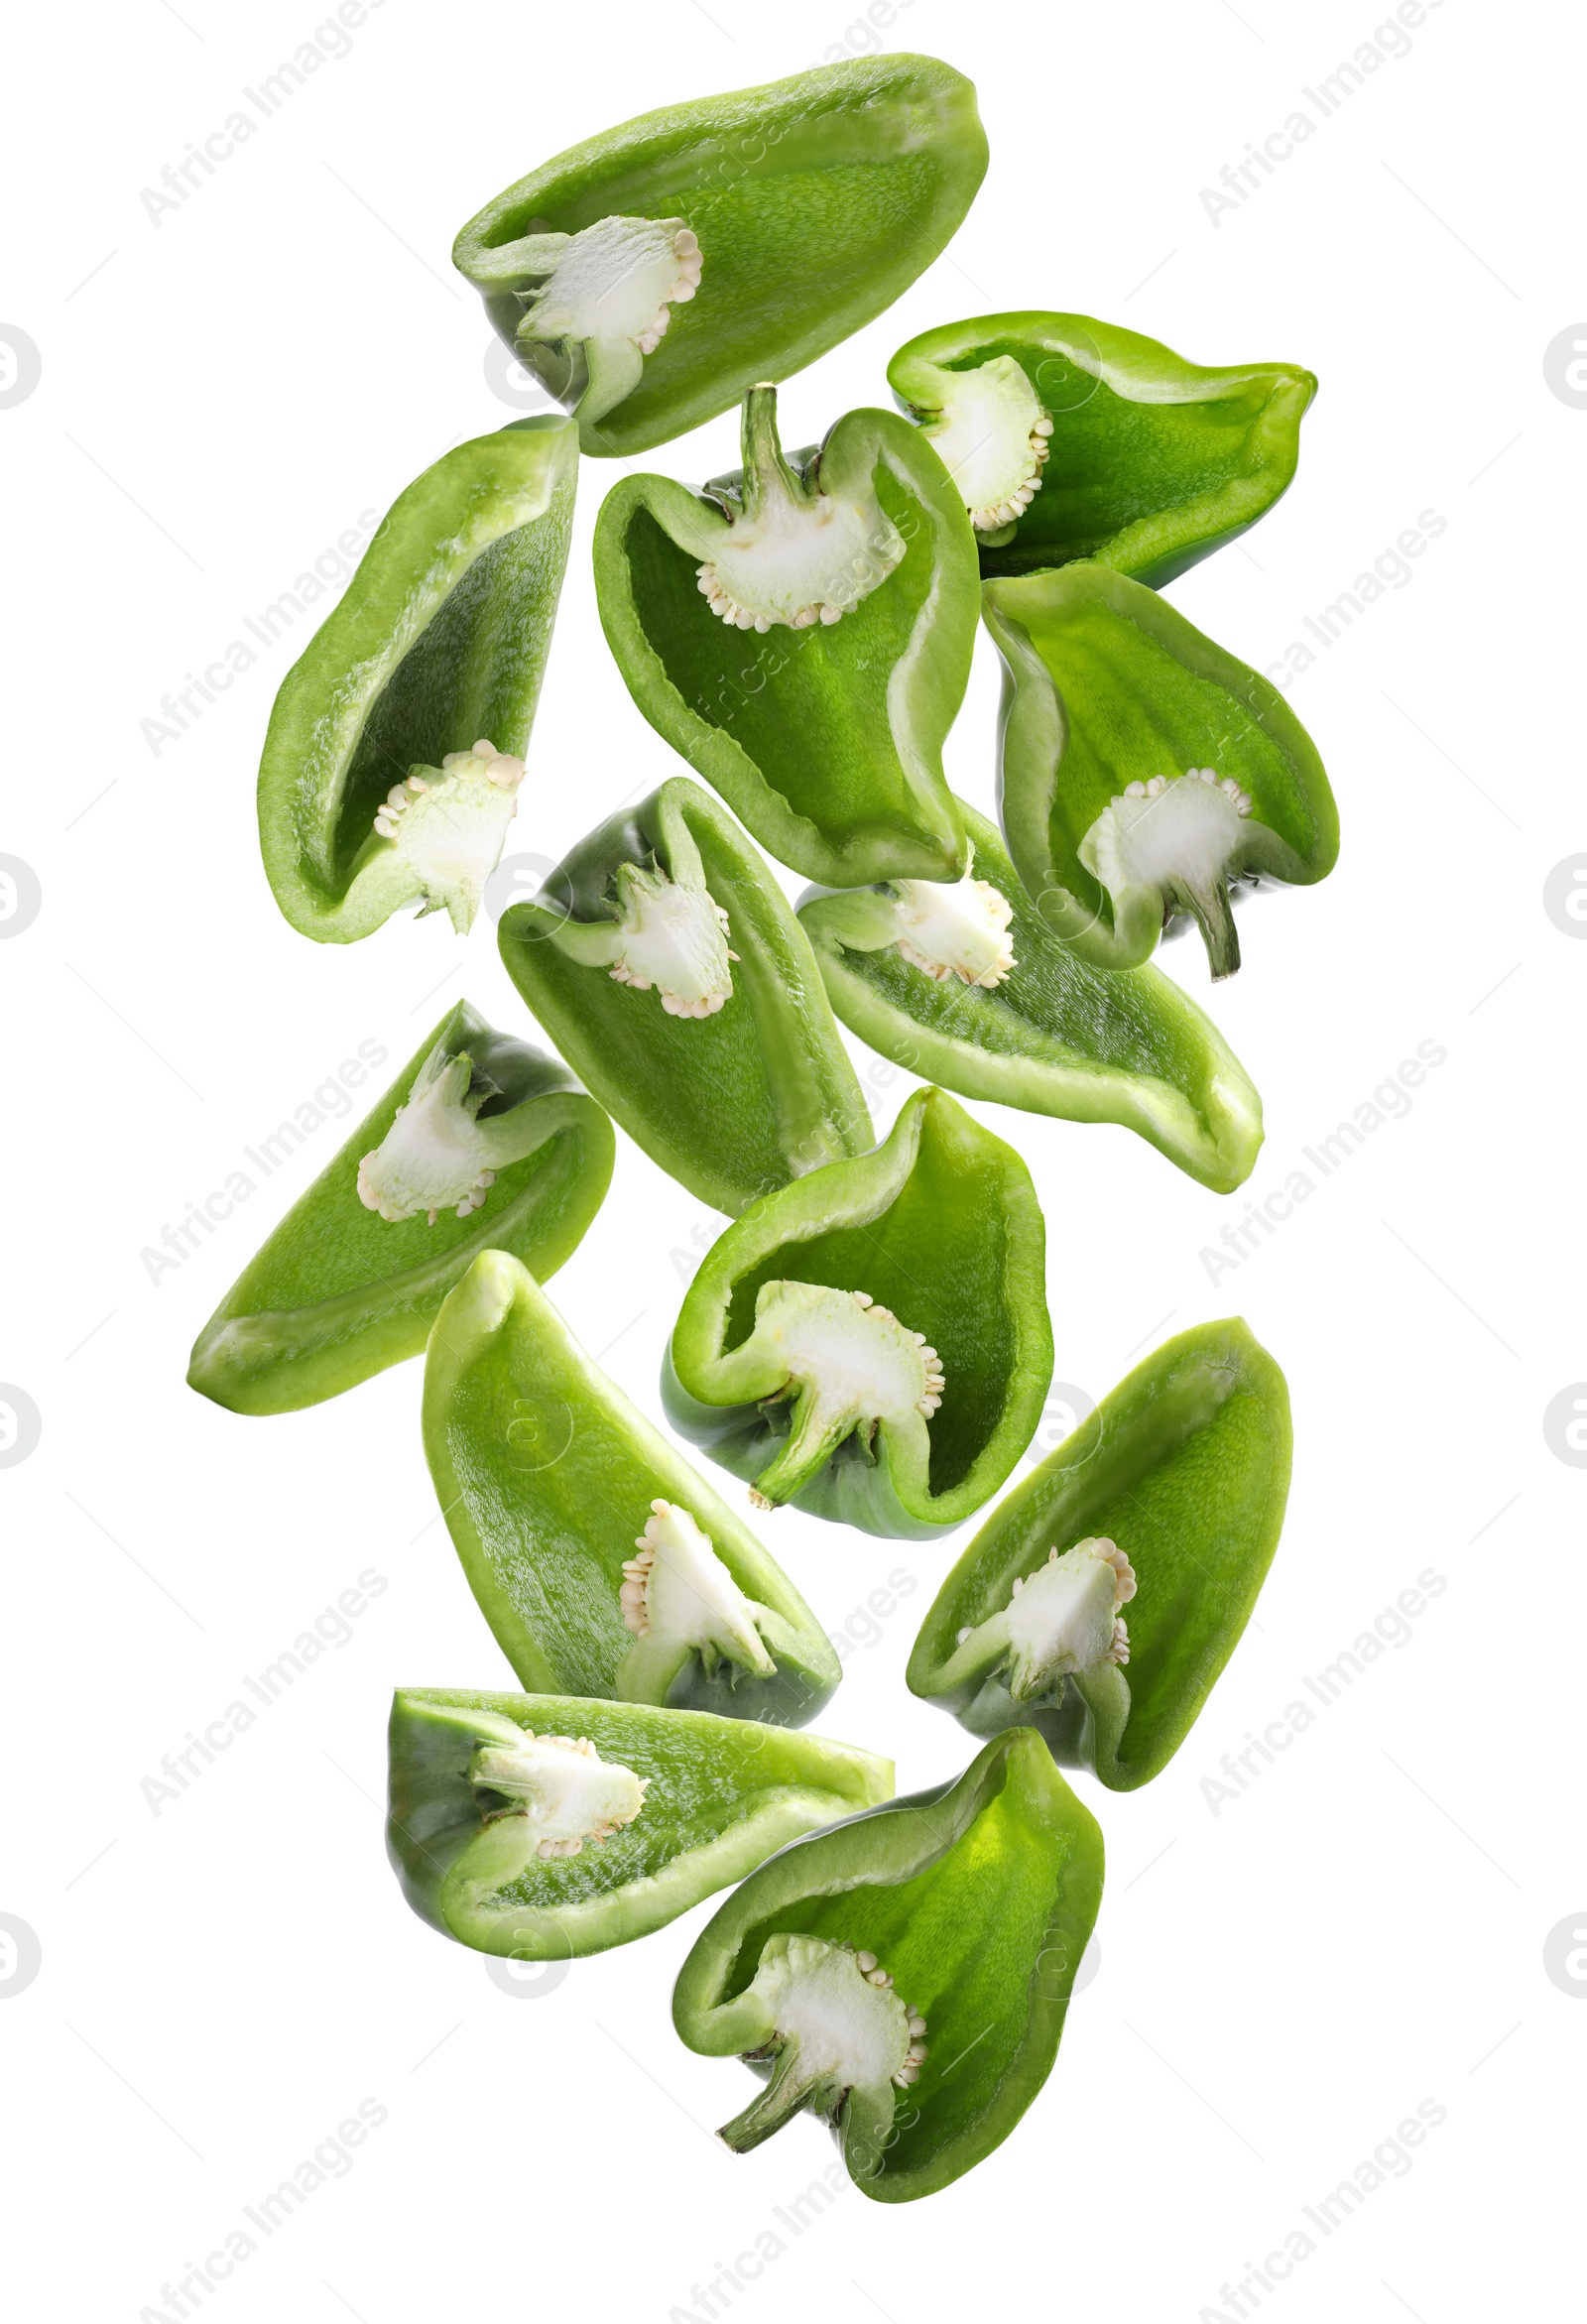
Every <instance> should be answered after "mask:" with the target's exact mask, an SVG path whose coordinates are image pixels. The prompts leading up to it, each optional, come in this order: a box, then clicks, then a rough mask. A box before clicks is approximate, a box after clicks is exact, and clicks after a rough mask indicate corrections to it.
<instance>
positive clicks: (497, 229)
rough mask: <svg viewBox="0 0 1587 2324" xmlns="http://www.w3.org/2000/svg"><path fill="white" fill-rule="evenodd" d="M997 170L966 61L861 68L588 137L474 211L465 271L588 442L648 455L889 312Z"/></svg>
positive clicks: (459, 258)
mask: <svg viewBox="0 0 1587 2324" xmlns="http://www.w3.org/2000/svg"><path fill="white" fill-rule="evenodd" d="M986 162H987V147H986V137H985V134H984V132H983V130H982V128H981V123H980V120H979V118H978V116H977V114H976V110H975V90H974V88H973V87H972V86H971V84H970V82H969V81H967V80H966V79H964V78H963V76H962V75H961V74H960V73H957V72H955V71H953V70H952V68H951V67H950V66H949V65H946V64H940V63H938V62H937V61H936V60H935V59H934V58H931V57H910V56H897V57H869V58H859V59H856V60H854V61H849V62H845V63H839V64H828V65H821V66H818V67H817V68H816V69H815V70H813V71H810V72H801V73H797V74H795V75H794V78H792V79H790V80H779V81H772V82H770V83H769V84H767V85H766V86H764V87H761V88H750V89H737V90H734V91H733V92H731V93H730V94H728V95H724V96H715V97H703V98H700V99H698V100H696V101H695V102H694V103H691V104H682V105H668V106H665V107H663V109H662V110H661V111H659V112H655V113H646V114H642V115H641V116H640V118H639V119H638V120H635V121H628V122H625V123H624V124H623V125H622V126H621V127H620V128H617V129H609V130H606V131H603V132H602V133H601V134H600V135H599V136H597V137H592V138H588V139H586V140H585V142H584V143H583V144H582V145H577V146H573V147H571V148H569V150H568V151H567V152H566V153H563V154H558V155H556V156H555V158H554V159H553V160H551V161H549V162H547V163H545V164H544V165H543V166H542V167H541V168H540V169H538V170H536V171H534V172H533V173H532V174H531V175H530V176H529V177H527V178H524V179H521V180H520V181H519V183H517V184H516V185H511V186H509V187H508V188H507V190H506V192H505V193H501V194H498V195H497V197H496V199H495V200H494V201H492V202H489V203H488V204H487V205H486V207H485V208H484V209H482V210H481V211H480V212H479V214H478V216H477V217H474V218H471V219H470V220H469V222H468V224H467V225H466V226H464V228H463V229H462V231H461V233H460V234H459V235H458V237H457V240H456V243H455V245H454V247H453V250H452V263H453V264H454V265H455V266H456V267H457V268H458V269H459V271H460V272H461V273H462V274H464V275H465V276H466V277H467V278H468V280H469V281H470V282H471V283H472V284H473V285H474V287H475V289H476V290H477V291H478V292H479V293H480V295H481V297H482V298H483V299H484V302H485V307H486V311H487V313H488V314H489V316H490V319H491V321H492V323H493V324H494V325H495V328H496V330H497V332H498V333H499V335H500V336H501V338H502V339H503V340H504V341H505V342H506V344H507V345H508V346H509V347H510V348H511V349H512V351H513V353H514V355H515V356H517V358H518V359H519V361H520V362H522V363H523V364H524V365H525V366H526V367H527V368H528V369H529V370H530V371H532V372H533V373H534V374H535V376H536V377H537V378H538V379H539V380H540V381H541V382H542V384H543V385H544V386H545V388H546V389H547V392H548V393H549V394H550V395H551V396H553V397H555V398H556V400H557V401H558V402H561V403H564V404H565V405H566V406H567V407H568V409H569V410H576V412H577V415H578V425H579V435H580V441H581V444H582V448H583V449H584V450H585V451H586V452H592V453H597V454H610V453H622V454H627V453H631V452H641V451H646V450H648V449H649V448H650V447H651V445H653V444H659V443H666V442H667V441H668V440H669V438H670V437H671V436H674V435H680V434H682V432H683V431H684V429H685V428H697V427H698V426H699V425H700V423H701V422H702V421H705V420H711V419H714V418H715V416H716V414H717V413H718V412H725V411H727V410H729V409H730V407H731V406H732V405H734V404H736V403H737V402H738V400H739V398H740V396H742V395H743V393H744V391H745V389H746V388H747V387H749V386H751V385H752V384H753V382H755V381H756V380H761V379H768V378H772V379H788V378H790V377H791V376H792V375H793V374H794V372H795V371H799V370H801V369H802V368H803V366H804V365H805V364H806V363H811V362H813V361H814V359H815V358H816V356H817V355H823V354H825V352H826V350H827V349H828V348H829V347H835V346H837V345H838V343H839V342H840V341H841V340H843V339H846V338H847V337H848V336H849V334H850V332H851V331H856V330H858V329H859V328H860V326H861V324H862V323H866V322H869V321H870V320H871V318H872V316H873V315H877V314H880V313H881V312H882V310H883V308H884V307H887V306H892V304H893V302H894V300H895V299H897V298H899V297H900V296H901V294H902V293H903V292H905V291H907V290H908V289H909V286H910V285H911V284H912V283H913V282H914V281H915V279H916V275H918V274H919V273H920V272H921V271H922V269H924V268H925V267H927V266H929V265H930V263H931V261H932V260H933V259H934V258H935V257H936V256H937V254H938V253H939V252H940V251H941V250H942V249H943V248H944V247H945V245H946V244H947V242H948V240H949V239H950V237H951V236H952V235H953V233H954V231H955V230H956V228H957V227H958V225H959V223H960V221H961V220H962V219H963V217H964V213H965V211H966V210H967V209H968V208H969V206H970V203H971V201H972V200H973V199H974V196H975V192H976V188H977V187H978V186H979V184H980V183H981V180H982V177H983V176H984V175H985V171H986Z"/></svg>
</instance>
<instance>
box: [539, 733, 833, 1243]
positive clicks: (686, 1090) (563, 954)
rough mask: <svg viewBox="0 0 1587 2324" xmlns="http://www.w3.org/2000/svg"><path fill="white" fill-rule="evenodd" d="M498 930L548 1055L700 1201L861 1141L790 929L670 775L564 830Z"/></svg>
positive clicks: (725, 1205)
mask: <svg viewBox="0 0 1587 2324" xmlns="http://www.w3.org/2000/svg"><path fill="white" fill-rule="evenodd" d="M499 941H500V944H501V954H502V959H503V962H504V963H505V965H506V968H507V973H508V975H509V976H510V977H511V978H512V980H513V982H514V984H516V985H517V987H518V989H519V991H520V993H522V995H523V997H524V999H525V1001H526V1002H527V1003H528V1004H529V1007H530V1008H531V1009H532V1010H533V1012H534V1014H535V1016H536V1017H537V1018H538V1020H539V1021H540V1023H541V1024H542V1025H543V1026H544V1027H545V1029H546V1031H547V1032H548V1033H549V1036H550V1038H551V1040H553V1041H554V1042H555V1043H556V1046H557V1048H558V1049H559V1050H560V1052H561V1054H562V1055H563V1056H564V1057H566V1058H567V1059H568V1061H569V1062H570V1063H571V1064H572V1065H573V1066H574V1067H575V1068H576V1069H577V1071H578V1072H579V1073H580V1074H581V1075H582V1076H583V1077H584V1079H585V1080H586V1081H587V1083H588V1085H589V1087H590V1088H591V1089H592V1090H593V1091H594V1092H595V1094H596V1095H597V1096H598V1097H599V1098H600V1100H601V1103H602V1104H603V1105H604V1106H606V1108H607V1109H608V1111H609V1112H610V1113H611V1114H612V1115H613V1116H614V1117H615V1119H616V1120H617V1121H618V1122H620V1123H621V1124H622V1126H623V1128H624V1129H625V1130H626V1131H627V1132H628V1134H629V1136H630V1137H631V1138H632V1139H633V1140H634V1141H635V1143H636V1144H637V1145H639V1146H641V1147H643V1148H644V1150H645V1152H646V1153H647V1154H648V1155H649V1156H650V1158H651V1160H652V1161H653V1162H659V1163H660V1164H661V1166H662V1168H663V1169H664V1170H667V1171H668V1172H669V1173H670V1174H671V1176H672V1177H674V1178H676V1179H677V1180H678V1181H679V1182H680V1183H681V1184H682V1185H685V1186H687V1187H688V1189H689V1191H690V1192H691V1193H693V1194H697V1195H698V1196H699V1198H700V1200H701V1201H702V1202H708V1203H710V1204H711V1205H712V1206H713V1207H714V1208H715V1209H717V1210H725V1211H726V1212H728V1213H729V1215H731V1216H736V1215H737V1213H738V1212H740V1211H742V1210H744V1209H746V1208H747V1207H748V1205H749V1204H750V1203H751V1202H753V1201H754V1200H755V1199H756V1198H757V1196H759V1195H761V1194H765V1193H768V1192H769V1191H770V1190H771V1189H772V1188H773V1187H774V1186H783V1185H786V1184H787V1183H788V1182H789V1180H790V1179H791V1178H794V1177H798V1176H802V1175H803V1174H804V1172H806V1171H807V1170H811V1169H815V1168H818V1167H819V1165H820V1164H821V1163H822V1162H835V1161H838V1160H840V1159H841V1158H843V1157H844V1156H848V1155H856V1154H863V1153H865V1152H866V1151H867V1150H868V1149H869V1148H870V1147H871V1146H872V1145H873V1144H874V1143H875V1133H874V1131H873V1130H872V1128H871V1118H870V1115H869V1113H868V1112H867V1110H866V1105H865V1099H864V1097H863V1096H862V1095H861V1092H860V1085H859V1082H858V1081H857V1080H856V1078H855V1074H854V1067H853V1065H852V1064H851V1063H850V1061H849V1056H848V1051H847V1050H846V1049H845V1048H844V1046H843V1042H842V1039H841V1037H840V1035H839V1033H838V1030H837V1027H836V1026H835V1025H834V1024H833V1022H832V1011H831V1008H830V1006H829V1005H828V1002H827V999H826V994H825V991H824V988H823V986H822V983H821V979H820V976H819V974H818V972H817V970H816V967H815V962H814V960H813V959H812V958H811V955H810V947H809V944H808V941H807V940H806V937H805V934H804V931H803V929H802V928H801V927H800V925H799V923H798V921H797V920H796V919H795V918H794V914H793V912H792V911H791V910H790V908H789V904H788V899H787V898H786V897H785V895H784V893H783V891H782V889H781V888H780V887H779V886H778V884H777V881H776V879H775V878H774V877H773V875H772V873H771V871H770V869H769V868H768V866H767V865H766V864H765V863H764V862H763V861H762V859H761V857H760V856H759V854H757V852H756V850H755V848H754V847H753V846H752V845H751V844H750V842H749V840H748V839H746V838H745V836H744V834H743V832H742V831H741V830H740V829H739V828H738V825H737V824H736V823H735V822H734V821H733V818H732V817H731V815H729V814H728V813H727V812H726V810H725V809H724V808H722V807H720V806H718V804H717V803H716V801H715V800H714V799H713V798H712V797H711V795H710V794H709V793H708V792H705V791H702V790H701V789H700V787H699V785H698V784H697V783H691V782H689V780H688V779H687V777H686V776H677V777H674V778H673V779H672V781H671V782H669V783H664V784H663V785H662V787H661V789H660V790H659V791H657V792H654V793H653V794H652V795H651V796H650V797H649V798H648V799H645V800H643V801H642V802H641V804H640V805H639V806H637V807H633V808H630V809H627V810H625V811H624V812H622V813H619V814H617V815H614V816H612V817H611V819H610V820H609V821H608V822H605V823H602V824H601V825H600V826H599V828H598V829H596V830H594V831H592V832H590V833H589V835H588V836H587V838H584V839H582V840H580V842H579V844H578V845H577V847H575V848H574V849H573V850H572V852H571V853H570V854H569V855H567V856H565V857H564V858H563V860H562V862H561V863H560V864H559V865H558V866H557V868H556V869H555V871H553V872H552V873H550V875H549V877H548V879H547V880H546V882H545V884H544V886H543V887H542V888H541V890H540V892H539V894H538V896H536V897H535V898H534V899H533V900H532V901H531V902H528V903H524V904H518V905H515V906H514V907H513V909H512V911H510V912H509V913H507V914H506V915H505V916H504V917H503V919H502V923H501V928H500V931H499Z"/></svg>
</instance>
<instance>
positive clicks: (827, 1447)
mask: <svg viewBox="0 0 1587 2324" xmlns="http://www.w3.org/2000/svg"><path fill="white" fill-rule="evenodd" d="M858 1418H859V1415H858V1414H856V1412H855V1410H854V1408H853V1407H852V1406H851V1405H844V1406H841V1407H837V1408H834V1407H832V1406H831V1405H828V1404H826V1403H825V1402H824V1400H823V1398H822V1396H821V1392H820V1389H819V1387H818V1386H816V1387H806V1388H801V1389H800V1391H799V1393H798V1394H797V1395H796V1396H795V1397H794V1407H793V1426H792V1427H791V1428H790V1430H789V1432H788V1434H787V1436H786V1437H785V1438H784V1439H783V1442H782V1445H781V1446H780V1447H779V1450H778V1453H777V1457H776V1458H775V1459H774V1460H773V1461H771V1462H770V1463H769V1464H768V1466H767V1467H766V1468H764V1469H763V1470H762V1471H761V1473H760V1475H759V1476H758V1477H757V1478H756V1480H755V1494H756V1495H757V1496H758V1497H759V1498H760V1500H762V1501H764V1502H765V1503H766V1505H767V1507H768V1508H776V1507H777V1505H778V1504H779V1503H780V1502H784V1501H792V1500H793V1498H794V1494H795V1493H797V1492H798V1491H799V1489H800V1487H801V1486H804V1485H807V1484H808V1483H809V1481H810V1479H811V1478H812V1477H813V1476H816V1475H817V1474H818V1473H819V1471H820V1470H821V1469H822V1468H824V1467H825V1465H826V1463H827V1462H828V1461H829V1460H830V1459H831V1457H832V1455H833V1453H834V1452H836V1450H837V1448H838V1446H839V1445H840V1444H841V1443H842V1442H843V1440H844V1438H845V1437H847V1436H852V1435H853V1433H854V1430H855V1423H856V1420H857V1419H858Z"/></svg>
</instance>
